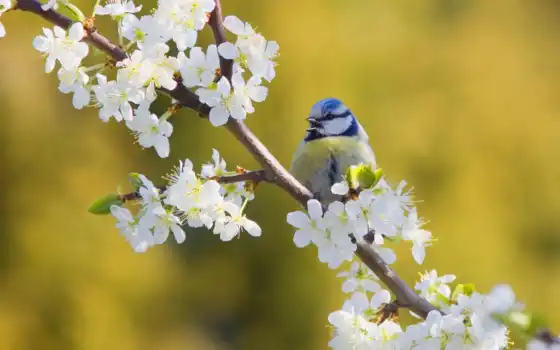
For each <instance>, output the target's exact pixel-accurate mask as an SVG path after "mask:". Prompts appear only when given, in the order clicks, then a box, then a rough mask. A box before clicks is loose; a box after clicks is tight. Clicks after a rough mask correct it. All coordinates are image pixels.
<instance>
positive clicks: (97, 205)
mask: <svg viewBox="0 0 560 350" xmlns="http://www.w3.org/2000/svg"><path fill="white" fill-rule="evenodd" d="M123 204H124V201H123V200H122V199H121V198H120V196H119V195H118V194H116V193H111V194H108V195H106V196H105V197H103V198H100V199H98V200H96V201H95V202H93V204H92V205H91V206H90V207H89V209H88V211H89V212H90V213H92V214H98V215H107V214H110V213H111V206H112V205H118V206H121V205H123Z"/></svg>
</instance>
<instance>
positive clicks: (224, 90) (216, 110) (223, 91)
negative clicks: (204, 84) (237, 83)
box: [196, 77, 247, 126]
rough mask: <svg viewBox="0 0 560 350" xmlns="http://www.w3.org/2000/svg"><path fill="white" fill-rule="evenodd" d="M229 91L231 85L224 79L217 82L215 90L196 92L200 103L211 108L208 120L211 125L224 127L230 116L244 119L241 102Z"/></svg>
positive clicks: (203, 89)
mask: <svg viewBox="0 0 560 350" xmlns="http://www.w3.org/2000/svg"><path fill="white" fill-rule="evenodd" d="M231 90H232V89H231V85H230V83H229V81H228V80H227V79H226V78H225V77H222V78H221V79H220V80H219V81H218V84H216V88H215V89H209V88H200V89H198V90H196V94H197V95H198V96H199V98H200V101H201V102H202V103H205V104H207V105H208V106H210V107H211V109H210V114H209V119H210V123H212V125H214V126H221V125H224V124H225V123H227V121H228V119H229V117H230V116H231V117H232V118H234V119H238V120H242V119H245V116H246V115H247V112H246V111H245V109H244V108H243V101H242V100H241V99H240V98H239V96H238V95H236V94H234V93H232V91H231Z"/></svg>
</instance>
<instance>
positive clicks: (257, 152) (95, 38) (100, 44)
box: [16, 0, 435, 317]
mask: <svg viewBox="0 0 560 350" xmlns="http://www.w3.org/2000/svg"><path fill="white" fill-rule="evenodd" d="M16 8H17V9H19V10H23V11H27V12H31V13H34V14H37V15H39V16H41V17H43V18H45V19H46V20H47V21H49V22H51V23H53V24H55V25H58V26H60V27H63V28H68V27H69V26H70V25H71V24H72V20H71V19H69V18H67V17H65V16H62V15H61V14H59V13H57V12H55V11H53V10H47V11H43V10H42V9H41V3H40V2H39V1H37V0H18V2H17V6H16ZM222 21H223V20H222V16H221V5H220V1H219V0H216V9H215V10H214V11H213V12H212V14H211V17H210V20H209V24H210V27H211V28H212V31H213V32H214V37H215V39H216V42H217V43H218V44H220V43H222V42H225V41H226V39H225V31H224V27H223V22H222ZM86 34H87V35H86V37H85V38H84V40H85V41H86V42H88V43H90V44H92V45H93V46H95V47H96V48H98V49H99V50H101V51H103V52H105V53H106V54H108V55H109V56H110V57H111V58H112V59H114V60H115V61H122V60H123V59H125V58H126V57H127V54H126V52H125V51H124V50H123V49H121V48H120V47H119V46H117V45H114V44H113V43H111V42H110V41H109V40H108V39H107V38H106V37H104V36H103V35H101V34H100V33H99V32H97V30H96V29H95V28H90V29H87V30H86ZM231 64H232V62H231V61H228V60H223V59H222V60H221V62H220V65H221V72H222V74H224V76H225V77H226V78H228V79H229V78H231V68H230V67H231ZM159 90H160V91H162V92H165V93H167V94H169V95H170V96H171V97H173V98H174V99H175V100H177V101H178V102H179V103H180V104H181V105H182V106H185V107H188V108H190V109H193V110H195V111H198V112H199V114H200V115H202V116H205V117H207V116H208V113H209V111H210V108H209V107H208V106H206V105H204V104H202V103H201V102H200V100H199V99H198V96H197V95H196V94H195V93H194V92H192V91H191V90H189V89H187V88H185V87H184V86H183V85H182V84H178V85H177V88H175V89H174V90H166V89H159ZM227 128H228V130H229V131H230V132H231V133H232V134H233V135H234V136H235V137H236V138H237V140H239V141H240V142H241V143H242V144H243V145H244V146H245V148H247V150H248V151H249V152H250V153H251V154H252V155H253V157H254V158H255V159H256V160H257V161H258V163H259V164H260V165H261V166H262V167H263V169H264V170H263V175H262V180H263V181H267V182H272V183H275V184H276V185H278V186H280V187H281V188H282V189H284V190H285V191H286V192H288V193H289V194H290V195H291V196H292V197H293V198H294V199H295V200H296V201H298V202H299V203H300V204H302V205H304V206H305V205H306V204H307V201H308V200H309V199H311V198H313V195H312V193H311V192H310V191H309V190H308V189H307V188H305V187H304V186H303V185H302V184H301V183H299V182H298V181H297V180H296V179H295V178H294V177H293V176H292V175H291V174H290V173H289V172H288V171H287V170H286V169H285V168H284V167H283V166H282V164H280V162H279V161H278V160H277V159H276V158H275V157H274V156H273V155H272V154H271V153H270V151H269V150H268V148H266V146H265V145H264V144H263V143H262V142H261V141H260V140H259V139H258V138H257V137H256V136H255V134H253V132H252V131H251V130H250V129H249V128H248V127H247V125H245V123H243V122H242V121H238V120H233V119H231V120H230V121H229V122H228V124H227ZM356 255H357V256H358V257H359V258H360V259H361V260H362V261H363V262H364V263H365V264H366V265H367V266H368V267H369V268H370V269H371V270H372V271H373V272H374V273H375V274H376V275H377V276H378V277H379V279H380V280H381V281H382V282H383V283H385V285H386V286H387V288H389V289H390V290H391V291H392V292H393V294H395V296H396V297H397V300H398V301H399V302H400V303H401V304H403V305H410V309H411V310H412V311H413V312H414V313H416V314H418V315H420V316H423V317H425V316H426V315H427V314H428V313H429V312H430V311H432V310H435V308H434V306H432V305H431V304H430V303H429V302H428V301H427V300H425V299H424V298H422V297H420V296H418V295H417V294H416V293H415V292H414V291H413V290H412V288H410V287H409V286H408V285H407V284H406V283H405V282H404V281H403V280H402V279H401V278H400V277H399V276H398V275H397V274H396V273H395V272H394V271H393V270H392V269H391V268H390V267H389V266H388V265H387V264H386V263H385V262H384V261H383V259H381V257H380V256H379V254H378V253H377V252H376V251H375V250H374V249H373V247H372V246H371V245H370V244H367V243H358V249H357V252H356Z"/></svg>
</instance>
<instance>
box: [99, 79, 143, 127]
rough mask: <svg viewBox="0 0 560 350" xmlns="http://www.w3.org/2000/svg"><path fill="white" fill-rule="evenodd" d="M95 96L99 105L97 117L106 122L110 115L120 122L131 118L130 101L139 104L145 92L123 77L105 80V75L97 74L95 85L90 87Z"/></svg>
mask: <svg viewBox="0 0 560 350" xmlns="http://www.w3.org/2000/svg"><path fill="white" fill-rule="evenodd" d="M92 90H93V92H94V93H95V98H96V99H97V101H98V103H99V104H100V105H101V109H100V110H99V118H100V119H101V120H102V121H104V122H107V121H109V119H110V118H111V117H114V118H115V120H116V121H118V122H120V121H122V120H123V119H124V120H127V121H129V120H132V117H133V111H132V106H131V105H130V102H133V103H136V104H140V102H142V101H143V100H144V96H145V93H144V91H143V90H142V89H140V88H138V87H136V86H134V85H132V84H130V83H129V82H128V81H127V80H125V79H119V78H118V77H117V80H111V81H107V77H105V76H104V75H102V74H97V85H94V86H93V87H92Z"/></svg>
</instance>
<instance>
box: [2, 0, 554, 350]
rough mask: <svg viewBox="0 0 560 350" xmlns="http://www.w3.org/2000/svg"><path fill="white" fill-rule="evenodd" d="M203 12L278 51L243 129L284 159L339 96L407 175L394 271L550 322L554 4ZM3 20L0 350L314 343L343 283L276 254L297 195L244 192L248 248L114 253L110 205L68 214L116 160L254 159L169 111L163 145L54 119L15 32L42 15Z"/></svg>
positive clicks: (394, 167)
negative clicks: (503, 294)
mask: <svg viewBox="0 0 560 350" xmlns="http://www.w3.org/2000/svg"><path fill="white" fill-rule="evenodd" d="M77 4H78V5H80V6H81V7H82V8H83V9H84V11H87V12H89V9H90V8H91V7H92V6H93V2H86V1H80V2H78V3H77ZM144 5H145V10H147V9H148V8H150V7H151V6H152V5H153V3H152V2H144ZM223 7H224V12H225V14H235V15H237V16H239V17H240V18H242V19H244V20H247V21H249V22H251V23H253V24H256V25H257V26H258V30H259V31H260V32H262V33H263V34H264V35H265V36H266V37H267V38H269V39H270V40H277V41H278V42H279V43H280V46H281V56H280V58H279V66H278V67H277V73H278V74H277V79H276V80H275V81H274V82H273V84H272V85H271V86H270V94H269V98H268V100H267V101H266V102H265V103H264V104H261V105H258V106H257V113H256V114H255V115H253V116H251V118H250V119H249V121H248V124H249V125H250V127H251V128H253V129H254V131H255V132H256V134H257V135H258V136H260V137H261V138H262V140H263V141H264V142H265V144H266V145H268V146H269V147H270V150H271V151H272V152H273V153H274V154H275V155H277V157H278V158H279V159H280V160H281V161H282V162H283V163H284V164H286V165H287V164H289V161H290V158H291V153H292V152H293V150H294V149H295V148H296V146H297V144H298V142H299V141H300V139H301V138H302V136H303V132H304V128H305V119H304V117H305V115H306V114H307V112H308V111H309V109H310V107H311V105H312V104H313V103H314V102H315V101H316V100H318V99H320V98H324V97H328V96H336V97H339V98H341V99H342V100H344V101H345V102H346V104H347V105H349V106H350V107H351V108H352V109H353V111H354V112H355V114H357V115H358V116H359V118H360V120H361V121H362V123H363V124H364V126H365V128H366V130H367V131H368V133H369V134H370V136H371V143H372V145H373V147H374V148H375V151H376V154H377V157H378V161H379V163H380V165H381V166H382V167H383V168H384V169H385V171H386V173H387V174H388V176H389V179H390V180H393V181H400V180H401V179H406V180H407V181H408V182H409V183H410V184H411V185H412V186H414V189H415V192H416V194H417V198H418V199H420V200H422V202H421V203H419V207H420V213H421V215H422V216H423V217H424V218H426V219H427V220H429V223H428V227H429V229H430V230H432V231H433V233H434V234H435V235H436V236H437V237H438V241H437V242H436V244H435V246H434V247H431V248H430V249H429V251H428V256H427V259H426V261H425V263H424V265H422V266H420V267H419V266H418V265H416V264H415V263H414V262H413V260H412V259H411V257H410V250H409V249H408V247H402V248H400V249H399V250H398V251H399V261H398V263H397V264H396V266H395V267H396V269H397V270H398V271H399V272H400V273H401V274H402V276H403V277H404V278H405V279H406V280H408V281H409V282H411V283H413V282H414V280H415V279H416V278H417V274H418V272H419V271H424V270H427V269H431V268H437V269H438V271H439V272H440V273H455V274H456V275H457V276H458V279H459V281H462V282H473V283H475V284H476V285H477V287H478V288H479V289H480V290H481V291H483V292H487V291H488V290H489V289H490V288H491V287H492V286H493V285H494V284H495V283H509V284H511V285H512V286H513V287H514V289H515V291H516V293H517V295H518V298H519V299H521V300H523V301H524V302H525V303H526V305H527V306H528V307H529V308H530V309H532V310H535V311H537V312H539V313H542V314H544V315H546V316H547V318H548V320H549V321H550V324H551V325H552V327H553V328H555V329H556V330H560V313H558V310H560V298H558V296H559V295H560V216H559V212H560V196H559V195H558V193H560V162H559V161H558V159H559V155H560V95H559V94H560V40H559V39H560V21H559V19H560V6H558V1H555V0H537V1H511V0H494V1H485V0H471V1H468V0H422V1H408V0H396V1H390V2H389V1H380V0H369V1H358V0H348V1H344V2H342V3H341V2H340V1H333V0H329V1H327V0H307V1H297V0H283V1H262V0H243V1H242V0H224V1H223ZM143 13H146V11H143ZM2 23H4V24H5V26H6V27H7V31H8V35H7V37H6V38H3V39H1V40H0V116H1V118H0V124H1V125H0V164H1V165H0V167H1V172H0V178H1V180H2V181H0V194H1V199H2V200H1V202H0V225H1V230H0V250H1V253H0V348H1V349H58V350H63V349H95V350H98V349H119V350H126V349H134V350H139V349H161V350H163V349H271V350H274V349H325V348H326V344H327V341H328V339H329V329H328V328H327V327H326V324H327V315H328V314H329V312H331V311H333V310H335V309H337V308H339V307H340V306H341V304H342V302H343V300H344V299H345V295H343V293H342V292H341V291H340V284H341V280H339V279H336V278H335V272H333V271H330V270H329V269H328V268H327V267H326V266H324V265H321V264H320V263H319V262H318V261H317V259H316V252H315V250H314V249H313V248H308V249H296V248H295V247H294V245H293V243H292V241H291V239H292V230H291V229H290V227H288V225H287V224H286V223H285V214H286V213H287V212H288V211H291V210H294V209H295V208H297V205H296V204H295V202H294V201H292V200H291V199H290V198H289V197H288V196H287V195H286V194H284V193H282V192H281V191H280V190H278V189H276V188H272V187H270V186H261V187H259V189H258V193H257V201H256V202H254V204H253V205H251V206H250V207H249V209H248V213H249V215H250V216H251V217H252V218H254V219H255V220H256V221H258V222H259V223H260V224H261V226H262V227H263V229H264V234H263V236H262V237H261V238H259V239H254V238H251V237H249V236H247V235H243V236H242V237H241V239H239V240H234V241H233V242H231V243H227V244H224V243H221V242H219V240H218V239H217V238H216V237H215V236H213V235H212V234H209V233H208V232H205V231H189V232H188V238H187V241H186V242H185V243H184V244H183V245H180V246H178V245H177V244H174V243H170V244H168V245H165V246H159V247H156V248H154V249H152V250H150V251H149V252H148V253H147V254H135V253H133V252H132V250H131V249H130V247H129V246H128V245H127V243H126V242H125V241H124V239H123V238H122V237H121V236H120V235H119V233H118V232H117V230H116V229H115V228H114V222H113V220H112V218H111V217H98V216H93V215H91V214H88V212H87V208H88V206H89V205H90V203H91V202H92V201H93V200H95V199H97V198H98V197H100V196H102V195H104V194H106V193H109V192H111V191H114V190H115V189H117V188H118V187H119V186H124V185H125V184H126V175H127V173H128V172H131V171H138V172H141V173H144V174H146V175H148V176H151V177H152V178H154V179H157V178H159V177H160V176H162V175H164V174H165V173H166V172H168V171H169V169H170V168H171V167H172V166H173V165H174V164H176V163H177V162H178V161H179V160H180V159H184V158H187V157H188V158H191V159H193V161H194V162H195V163H196V164H199V165H200V164H201V163H203V162H206V161H208V160H209V159H210V156H211V149H212V148H217V149H218V150H220V151H221V153H222V154H223V155H224V156H225V158H226V159H227V160H229V162H230V164H231V165H236V164H239V165H242V166H244V167H247V168H251V167H255V166H256V163H255V161H254V160H253V159H252V158H251V156H250V155H249V154H247V152H246V151H245V150H244V149H243V148H242V147H241V146H240V145H239V144H238V143H237V142H236V141H235V140H234V138H233V137H231V136H230V135H229V134H228V133H227V132H226V130H224V129H215V128H213V127H212V126H211V125H210V124H209V123H208V122H207V121H205V120H202V119H199V118H197V117H196V115H195V114H194V113H193V112H190V111H182V112H181V113H180V114H178V115H177V116H174V117H173V123H174V126H175V132H174V134H173V136H172V140H171V145H172V153H171V156H170V157H169V158H168V159H165V160H162V159H159V158H158V157H157V155H156V154H155V152H154V151H153V150H146V151H142V150H141V149H140V148H139V147H137V146H136V145H134V144H133V143H132V140H133V139H132V136H131V135H129V134H128V132H127V131H126V128H125V127H124V126H123V125H118V124H115V123H109V124H104V123H101V122H100V121H99V120H98V118H97V116H96V111H94V110H86V111H76V110H73V109H72V107H71V99H70V97H69V96H67V95H62V94H60V93H58V91H57V90H56V87H57V79H56V76H55V74H54V73H53V74H51V75H45V74H44V61H43V59H42V58H41V56H40V55H39V53H38V52H36V51H35V50H34V49H33V47H32V46H31V41H32V39H33V37H34V36H35V35H38V34H39V33H40V30H41V27H42V26H50V24H48V23H46V22H44V21H43V20H42V19H40V18H37V17H35V16H33V15H31V14H26V13H8V14H6V15H4V16H2ZM98 25H99V27H100V29H101V30H102V31H104V32H105V33H110V32H114V31H113V28H114V27H112V26H111V25H110V24H109V22H108V21H105V22H104V21H100V22H99V23H98ZM208 38H209V36H208V35H205V36H203V43H208ZM160 107H161V108H164V107H165V106H164V105H163V104H162V105H161V106H160Z"/></svg>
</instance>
